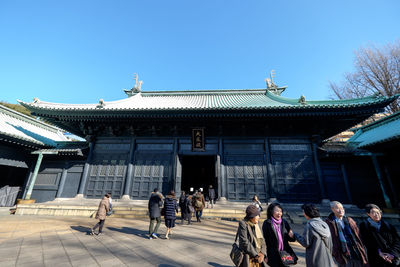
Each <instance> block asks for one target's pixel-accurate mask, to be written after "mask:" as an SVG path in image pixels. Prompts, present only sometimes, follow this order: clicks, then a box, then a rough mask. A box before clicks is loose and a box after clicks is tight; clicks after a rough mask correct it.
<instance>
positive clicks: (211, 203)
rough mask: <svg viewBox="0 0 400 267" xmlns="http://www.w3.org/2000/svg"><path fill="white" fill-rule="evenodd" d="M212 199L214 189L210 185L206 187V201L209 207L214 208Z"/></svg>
mask: <svg viewBox="0 0 400 267" xmlns="http://www.w3.org/2000/svg"><path fill="white" fill-rule="evenodd" d="M214 199H215V190H214V188H213V186H212V185H210V186H209V188H208V201H209V203H210V205H211V208H214ZM207 208H208V203H207Z"/></svg>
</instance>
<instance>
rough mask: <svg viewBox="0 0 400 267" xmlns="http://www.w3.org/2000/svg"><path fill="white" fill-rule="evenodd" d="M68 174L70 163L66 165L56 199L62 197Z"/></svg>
mask: <svg viewBox="0 0 400 267" xmlns="http://www.w3.org/2000/svg"><path fill="white" fill-rule="evenodd" d="M67 174H68V163H65V164H64V168H63V171H62V174H61V179H60V185H59V186H58V190H57V195H56V198H59V197H61V194H62V192H63V190H64V185H65V180H66V179H67Z"/></svg>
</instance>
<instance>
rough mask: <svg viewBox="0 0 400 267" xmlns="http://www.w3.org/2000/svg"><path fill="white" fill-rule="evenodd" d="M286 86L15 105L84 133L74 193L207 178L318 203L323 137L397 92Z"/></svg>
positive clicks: (181, 185) (246, 193) (226, 196)
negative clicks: (333, 94)
mask: <svg viewBox="0 0 400 267" xmlns="http://www.w3.org/2000/svg"><path fill="white" fill-rule="evenodd" d="M284 89H285V88H283V87H281V88H279V87H276V88H269V89H244V90H199V91H149V92H145V91H140V90H139V89H138V88H136V87H135V88H132V90H126V93H127V95H128V98H126V99H123V100H118V101H112V102H107V101H103V100H100V101H99V103H97V104H58V103H50V102H43V101H40V100H38V99H36V100H35V101H33V102H30V103H28V102H23V101H20V103H21V104H22V105H23V106H25V107H26V108H28V109H29V110H30V111H31V112H32V114H34V115H35V116H38V117H41V118H42V119H44V120H46V121H49V122H51V123H52V124H54V125H57V126H58V127H60V128H62V129H65V130H67V131H69V132H71V133H74V134H76V135H78V136H82V137H85V139H86V140H88V143H89V152H88V156H87V158H86V160H85V163H84V166H83V169H82V175H81V177H80V179H76V182H74V184H75V186H78V189H77V196H78V197H86V198H100V197H101V196H102V195H103V194H104V193H106V192H111V193H112V194H113V198H117V199H118V198H121V199H147V198H148V196H149V194H150V193H151V191H152V189H153V188H155V187H158V188H160V190H162V192H163V193H167V192H168V191H169V190H171V189H173V190H175V191H176V192H177V194H178V195H179V194H180V192H181V190H185V191H189V190H190V188H194V189H199V188H204V190H205V191H206V189H207V188H208V186H209V185H213V187H214V188H216V192H217V195H218V197H219V199H220V200H228V201H249V200H250V199H251V197H252V196H253V195H254V194H257V195H258V196H259V198H260V199H261V200H262V201H270V200H274V199H277V200H279V201H281V202H306V201H307V202H308V201H311V202H320V201H321V200H323V199H327V198H329V196H328V194H327V189H326V184H325V182H324V178H323V170H322V169H321V164H320V160H319V156H318V155H319V153H318V147H319V146H320V144H321V141H322V140H325V139H326V138H328V137H331V136H333V135H335V134H337V133H339V132H341V131H343V130H345V129H348V128H350V127H351V126H353V125H355V124H357V123H359V122H361V121H363V120H364V119H366V118H367V117H369V116H371V115H372V114H374V113H377V112H382V111H383V109H384V108H385V106H387V105H388V104H389V103H391V102H392V101H393V100H394V99H395V98H396V97H382V96H371V97H366V98H360V99H351V100H331V101H308V100H306V99H305V97H304V96H301V97H300V98H299V99H289V98H285V97H282V96H281V93H282V92H283V91H284ZM44 164H47V163H46V162H44ZM78 180H79V181H78ZM70 184H72V183H70ZM37 188H38V187H37V185H35V187H34V188H33V191H34V192H35V191H36V190H37ZM52 199H53V196H52V197H48V198H47V199H43V198H42V200H52Z"/></svg>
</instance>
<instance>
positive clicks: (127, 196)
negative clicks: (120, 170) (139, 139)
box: [121, 138, 136, 200]
mask: <svg viewBox="0 0 400 267" xmlns="http://www.w3.org/2000/svg"><path fill="white" fill-rule="evenodd" d="M135 147H136V140H135V138H132V140H131V145H130V150H129V156H128V170H127V171H126V177H125V185H124V195H123V196H122V197H121V199H123V200H130V199H131V197H130V192H131V187H132V173H133V167H134V166H133V162H134V161H133V160H134V159H133V156H134V153H135Z"/></svg>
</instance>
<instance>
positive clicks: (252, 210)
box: [246, 205, 260, 218]
mask: <svg viewBox="0 0 400 267" xmlns="http://www.w3.org/2000/svg"><path fill="white" fill-rule="evenodd" d="M257 215H260V210H259V209H258V208H257V207H256V206H255V205H249V206H248V207H247V209H246V218H254V217H256V216H257Z"/></svg>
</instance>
